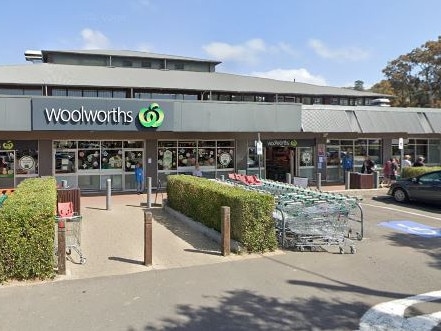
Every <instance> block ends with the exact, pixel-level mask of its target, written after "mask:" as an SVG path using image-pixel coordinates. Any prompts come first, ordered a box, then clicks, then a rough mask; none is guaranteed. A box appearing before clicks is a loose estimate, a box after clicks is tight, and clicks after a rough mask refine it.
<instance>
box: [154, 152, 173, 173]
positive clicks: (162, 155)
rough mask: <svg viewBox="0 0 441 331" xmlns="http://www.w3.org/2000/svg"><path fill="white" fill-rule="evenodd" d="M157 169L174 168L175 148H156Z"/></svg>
mask: <svg viewBox="0 0 441 331" xmlns="http://www.w3.org/2000/svg"><path fill="white" fill-rule="evenodd" d="M158 170H176V148H159V149H158Z"/></svg>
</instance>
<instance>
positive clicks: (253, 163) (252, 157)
mask: <svg viewBox="0 0 441 331" xmlns="http://www.w3.org/2000/svg"><path fill="white" fill-rule="evenodd" d="M247 167H248V168H258V167H259V155H257V147H255V146H249V147H248V158H247Z"/></svg>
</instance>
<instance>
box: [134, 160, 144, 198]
mask: <svg viewBox="0 0 441 331" xmlns="http://www.w3.org/2000/svg"><path fill="white" fill-rule="evenodd" d="M135 181H136V192H137V193H138V194H141V193H142V192H144V169H143V168H142V163H141V162H138V163H136V166H135Z"/></svg>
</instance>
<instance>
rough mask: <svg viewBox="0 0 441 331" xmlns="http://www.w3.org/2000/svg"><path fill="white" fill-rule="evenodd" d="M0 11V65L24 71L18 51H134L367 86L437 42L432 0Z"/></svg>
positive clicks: (123, 4) (209, 0)
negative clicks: (392, 63)
mask: <svg viewBox="0 0 441 331" xmlns="http://www.w3.org/2000/svg"><path fill="white" fill-rule="evenodd" d="M0 13H1V20H0V40H1V48H0V65H9V64H24V63H25V60H24V55H23V54H24V51H25V50H27V49H35V50H42V49H48V50H73V49H97V48H99V49H118V50H139V51H149V52H154V53H161V54H172V55H181V56H188V57H196V58H203V59H212V60H219V61H222V64H221V65H219V66H218V67H217V71H220V72H228V73H236V74H245V75H253V76H262V77H269V78H275V79H281V80H293V79H295V80H296V81H298V82H305V83H311V84H318V85H329V86H353V84H354V82H355V81H356V80H362V81H364V84H365V87H370V86H371V85H372V84H375V83H377V82H379V81H380V80H381V79H383V78H384V76H383V73H382V69H383V68H384V67H385V66H386V65H387V63H388V62H389V61H391V60H393V59H395V58H397V57H398V56H399V55H402V54H406V53H408V52H410V51H411V50H412V49H414V48H416V47H419V46H421V45H422V44H424V43H425V42H426V41H428V40H436V39H437V38H438V36H439V35H441V20H440V19H439V15H440V13H441V1H439V0H419V1H417V0H404V1H387V0H370V1H362V0H358V1H356V0H303V1H301V0H273V1H268V0H126V1H115V0H87V1H86V0H76V1H68V2H65V1H54V0H48V1H44V0H42V1H27V0H23V1H5V2H4V3H2V9H1V12H0Z"/></svg>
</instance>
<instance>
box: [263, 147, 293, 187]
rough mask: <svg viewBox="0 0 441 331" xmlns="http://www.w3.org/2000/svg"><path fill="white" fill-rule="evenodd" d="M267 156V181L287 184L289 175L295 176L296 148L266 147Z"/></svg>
mask: <svg viewBox="0 0 441 331" xmlns="http://www.w3.org/2000/svg"><path fill="white" fill-rule="evenodd" d="M265 155H266V157H265V169H266V178H267V179H272V180H277V181H279V182H285V181H286V174H287V173H289V174H291V176H292V177H293V176H294V175H295V173H296V171H295V164H296V162H295V155H296V148H295V147H288V146H283V147H279V146H277V147H266V151H265Z"/></svg>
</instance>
